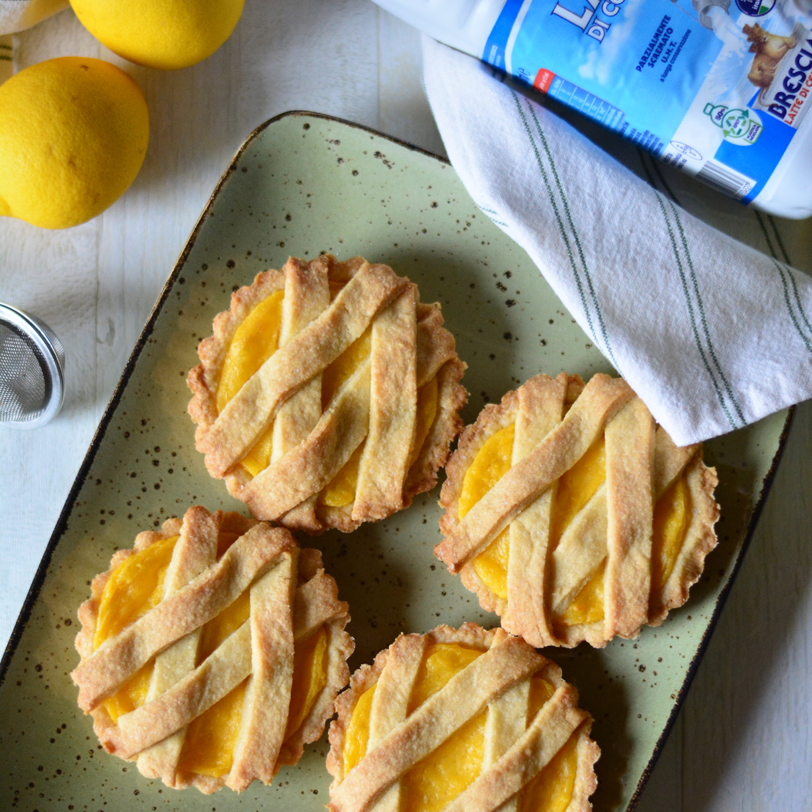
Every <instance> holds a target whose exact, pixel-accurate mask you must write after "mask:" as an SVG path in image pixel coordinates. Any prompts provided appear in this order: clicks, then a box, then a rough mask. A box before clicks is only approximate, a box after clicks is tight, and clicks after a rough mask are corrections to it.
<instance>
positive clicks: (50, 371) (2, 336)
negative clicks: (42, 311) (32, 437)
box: [0, 302, 65, 429]
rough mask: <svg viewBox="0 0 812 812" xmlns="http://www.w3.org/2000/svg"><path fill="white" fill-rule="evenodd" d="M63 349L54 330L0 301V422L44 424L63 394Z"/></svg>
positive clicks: (20, 425)
mask: <svg viewBox="0 0 812 812" xmlns="http://www.w3.org/2000/svg"><path fill="white" fill-rule="evenodd" d="M64 370H65V350H64V348H63V347H62V342H60V340H59V339H58V338H57V337H56V335H55V334H54V332H53V330H51V328H50V327H48V325H47V324H44V323H43V322H41V321H40V320H39V319H37V318H35V317H34V316H29V315H28V314H27V313H23V312H22V311H21V310H17V308H16V307H11V306H10V305H7V304H2V303H1V302H0V424H2V425H6V426H9V427H12V428H18V429H34V428H38V427H39V426H44V425H45V424H46V423H47V422H48V421H49V420H51V419H52V418H53V417H55V416H56V414H57V412H59V409H60V408H61V406H62V401H63V399H64V396H65V371H64Z"/></svg>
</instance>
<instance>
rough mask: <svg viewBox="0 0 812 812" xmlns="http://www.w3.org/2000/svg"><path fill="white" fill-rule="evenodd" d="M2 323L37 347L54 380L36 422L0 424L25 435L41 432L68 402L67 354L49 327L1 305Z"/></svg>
mask: <svg viewBox="0 0 812 812" xmlns="http://www.w3.org/2000/svg"><path fill="white" fill-rule="evenodd" d="M0 319H2V320H3V321H5V322H6V323H8V324H9V325H11V326H12V327H14V328H16V329H17V330H19V331H20V333H22V334H23V335H24V336H25V337H26V338H28V339H29V340H30V341H31V342H32V343H33V344H34V346H35V347H36V348H37V350H38V351H39V353H40V356H41V358H40V360H41V361H42V363H43V364H44V365H45V367H46V368H47V370H48V373H49V375H50V377H51V380H50V384H51V394H50V397H49V398H48V402H47V403H46V404H45V406H44V407H43V409H42V411H41V412H40V414H39V415H38V416H37V417H35V418H34V419H33V420H8V421H5V422H4V423H0V426H7V427H8V428H12V429H20V430H23V431H28V430H29V429H36V428H39V427H40V426H44V425H45V424H46V423H48V422H49V421H51V420H52V419H53V418H54V417H56V415H57V414H58V413H59V410H60V409H61V408H62V403H63V401H64V400H65V351H64V349H63V348H62V343H61V342H60V340H59V338H57V336H56V334H55V333H54V331H53V330H51V328H50V327H48V325H47V324H44V323H43V322H41V321H40V320H39V319H37V318H35V317H34V316H29V315H28V314H27V313H24V312H23V311H22V310H18V309H17V308H16V307H12V306H11V305H8V304H4V303H3V302H0Z"/></svg>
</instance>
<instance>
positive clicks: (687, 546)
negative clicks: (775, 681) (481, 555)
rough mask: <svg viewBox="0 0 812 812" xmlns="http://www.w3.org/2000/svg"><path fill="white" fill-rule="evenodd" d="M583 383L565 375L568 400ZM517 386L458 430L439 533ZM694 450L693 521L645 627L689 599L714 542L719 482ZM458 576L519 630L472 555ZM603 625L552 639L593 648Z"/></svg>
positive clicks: (449, 524)
mask: <svg viewBox="0 0 812 812" xmlns="http://www.w3.org/2000/svg"><path fill="white" fill-rule="evenodd" d="M584 385H585V384H584V381H583V379H582V378H581V377H580V376H579V375H568V376H567V387H568V389H567V398H566V401H567V403H568V404H571V403H572V402H574V401H575V400H576V399H577V398H578V396H579V394H580V392H581V390H582V389H583V387H584ZM520 388H521V387H518V388H516V389H513V390H511V391H509V392H507V393H506V394H505V395H504V396H503V398H502V400H501V401H500V402H499V403H498V404H488V405H486V406H485V407H484V409H483V410H482V411H481V412H480V414H479V415H478V417H477V419H476V421H475V422H474V423H473V424H471V425H469V426H466V427H465V428H464V429H463V430H462V433H461V434H460V437H459V441H458V443H457V448H456V450H455V451H454V453H453V454H452V455H451V457H450V458H449V460H448V462H447V464H446V474H447V478H446V481H445V482H444V483H443V488H442V491H441V494H440V506H441V507H442V508H444V510H445V513H444V514H443V516H442V517H441V518H440V530H441V532H442V533H443V535H444V536H447V535H448V534H449V533H450V532H451V530H452V529H453V528H454V527H455V526H456V525H457V523H458V521H459V520H458V518H457V516H458V510H459V499H460V495H461V493H462V487H463V482H464V478H465V473H466V472H467V470H468V469H469V468H470V467H471V465H472V463H473V461H474V459H475V457H476V455H477V454H478V453H479V451H480V449H481V448H482V446H483V445H484V444H485V442H487V440H488V439H489V438H490V437H492V436H493V435H494V434H495V433H496V432H497V431H500V430H501V429H503V428H506V427H507V426H509V425H511V424H512V423H514V422H515V421H516V415H517V412H518V409H519V389H520ZM698 449H699V450H698V451H697V452H696V453H695V455H694V456H693V458H692V459H691V461H690V462H689V463H688V465H687V466H686V468H685V470H684V472H683V476H684V477H685V478H686V482H687V483H688V486H689V490H690V494H691V504H692V507H693V516H692V521H691V524H690V525H689V527H688V529H687V531H686V535H685V540H684V541H683V545H682V548H681V550H680V553H679V556H678V558H677V561H676V563H675V565H674V567H673V570H672V572H671V574H670V576H669V578H668V580H667V581H666V584H665V586H664V588H663V590H662V593H661V594H653V595H652V596H651V603H650V606H649V617H648V620H647V625H650V626H659V625H660V624H662V623H663V621H664V620H665V618H666V616H667V615H668V612H669V611H670V610H671V609H675V608H678V607H680V606H682V605H683V604H684V603H685V602H686V601H687V600H688V595H689V590H690V588H691V586H693V584H694V583H696V581H697V580H698V579H699V577H700V576H701V574H702V571H703V569H704V564H705V558H706V556H707V555H708V553H709V552H710V551H711V550H712V549H713V548H714V547H715V546H716V543H717V538H716V533H715V531H714V524H715V523H716V521H717V520H718V518H719V505H718V504H717V503H716V501H715V499H714V497H713V492H714V489H715V488H716V486H717V485H718V477H717V475H716V471H715V469H713V468H709V467H708V466H706V465H705V463H704V462H703V460H702V449H701V445H699V446H698ZM460 578H461V580H462V583H463V585H464V586H465V587H466V588H467V589H468V590H470V591H471V592H473V593H474V594H475V595H476V596H477V599H478V600H479V604H480V606H481V607H482V608H483V609H485V611H488V612H494V613H495V614H497V615H499V616H500V618H501V620H502V625H503V627H504V628H505V629H506V630H507V631H508V632H510V633H512V634H521V631H522V630H521V629H519V628H515V627H514V626H513V624H512V623H511V620H510V616H509V613H508V614H507V615H506V601H505V600H503V599H502V598H500V597H499V596H498V595H495V594H494V593H493V592H492V591H491V590H490V589H489V587H488V586H487V585H486V584H485V583H484V582H483V581H482V580H481V579H480V578H479V576H478V575H477V573H476V570H475V568H474V566H473V560H472V561H469V562H468V563H466V564H465V565H463V567H462V568H461V570H460ZM604 627H605V623H604V621H598V622H595V623H589V624H580V625H573V626H565V627H560V628H558V629H557V630H556V639H557V643H558V644H559V645H561V646H563V647H565V648H573V647H575V646H577V645H578V644H579V643H581V642H586V643H588V644H589V645H590V646H593V647H594V648H603V647H604V646H605V645H606V644H607V643H608V642H609V639H610V638H607V637H606V634H605V630H604ZM639 631H640V630H639V629H638V630H637V631H636V632H635V633H634V634H632V635H629V636H628V637H626V639H630V638H632V639H633V638H635V637H637V635H638V634H639ZM618 636H621V637H624V636H625V635H618Z"/></svg>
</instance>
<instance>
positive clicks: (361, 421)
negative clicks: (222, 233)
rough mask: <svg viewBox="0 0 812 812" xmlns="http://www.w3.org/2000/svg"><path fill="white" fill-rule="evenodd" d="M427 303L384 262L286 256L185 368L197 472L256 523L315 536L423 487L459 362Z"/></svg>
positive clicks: (455, 423)
mask: <svg viewBox="0 0 812 812" xmlns="http://www.w3.org/2000/svg"><path fill="white" fill-rule="evenodd" d="M442 323H443V318H442V315H441V314H440V309H439V306H438V305H425V304H421V303H420V302H419V300H418V295H417V287H416V286H415V285H413V284H412V283H411V282H410V281H409V280H408V279H405V278H403V277H400V276H396V275H395V273H394V272H393V271H392V269H391V268H389V267H388V266H386V265H370V264H369V263H368V262H367V261H366V260H364V259H361V258H360V257H357V258H355V259H351V260H349V261H347V262H337V261H336V259H335V257H332V256H330V255H329V254H325V255H324V256H321V257H319V258H318V259H316V260H314V261H312V262H304V261H302V260H299V259H293V258H291V259H289V260H288V262H287V263H286V265H285V267H284V268H283V269H282V270H281V271H277V270H271V271H265V272H264V273H261V274H259V275H258V276H257V277H256V279H255V280H254V284H253V285H251V286H250V287H244V288H241V289H240V290H238V291H237V292H236V293H235V294H234V295H233V296H232V298H231V309H230V310H228V311H226V312H224V313H221V314H220V315H219V316H217V318H216V319H215V320H214V335H213V336H211V337H210V338H207V339H206V340H204V341H203V342H201V344H200V348H199V355H200V359H201V361H202V363H201V364H200V366H198V367H195V368H194V369H193V370H192V371H191V372H190V373H189V387H190V388H191V390H192V392H193V393H194V397H193V398H192V400H191V402H190V404H189V414H190V415H191V416H192V419H193V420H194V421H195V423H197V430H196V432H195V439H196V442H197V447H198V449H199V450H200V451H202V452H203V453H204V454H205V455H206V468H207V469H208V471H209V473H210V474H211V475H212V476H214V477H217V478H225V480H226V484H227V486H228V489H229V491H230V493H232V494H233V495H234V496H236V497H237V498H238V499H241V500H242V501H243V502H245V503H246V505H248V508H249V509H250V511H251V513H252V514H253V515H254V516H256V517H257V518H258V519H266V520H269V521H270V520H274V521H277V522H279V523H280V524H282V525H284V526H286V527H290V528H294V529H302V530H305V531H307V532H309V533H318V532H321V531H323V530H325V529H327V528H328V527H336V528H338V529H339V530H343V531H344V532H349V531H351V530H354V529H355V528H356V527H358V525H359V524H360V523H361V522H364V521H371V520H377V519H382V518H384V517H386V516H388V515H390V514H391V513H394V512H395V511H397V510H400V509H401V508H404V507H408V505H409V504H411V501H412V498H413V497H414V495H415V494H418V493H422V492H424V491H427V490H429V489H431V488H432V487H433V486H434V484H435V482H436V481H437V469H438V468H439V467H440V466H441V465H442V464H443V463H444V462H445V461H446V459H447V457H448V448H449V444H450V443H451V440H453V438H454V437H456V435H457V433H458V432H459V430H460V428H461V427H462V423H461V421H460V419H459V416H458V412H459V410H460V408H462V406H463V404H464V403H465V399H466V393H465V390H464V389H463V388H462V386H460V383H459V381H460V378H461V377H462V374H463V371H464V370H465V365H464V364H463V363H462V362H461V361H460V360H459V358H458V357H457V354H456V351H455V348H454V337H453V336H452V335H451V333H449V332H448V330H445V329H443V327H442Z"/></svg>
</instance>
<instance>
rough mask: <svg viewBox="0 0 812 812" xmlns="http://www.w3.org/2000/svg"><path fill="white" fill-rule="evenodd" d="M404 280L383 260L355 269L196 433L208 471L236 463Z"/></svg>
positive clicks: (223, 470)
mask: <svg viewBox="0 0 812 812" xmlns="http://www.w3.org/2000/svg"><path fill="white" fill-rule="evenodd" d="M408 284H410V283H409V282H408V281H407V280H405V279H401V278H399V277H397V276H395V274H394V272H393V271H392V270H391V268H388V267H387V266H385V265H370V266H368V267H366V268H362V269H361V270H359V271H358V273H357V274H356V275H355V276H354V277H353V278H352V279H351V280H350V281H349V282H348V283H347V284H346V286H345V287H344V288H343V289H342V290H341V292H340V293H339V294H338V295H337V296H336V298H335V299H334V300H333V302H332V304H331V305H330V307H329V308H328V309H327V310H325V311H324V312H323V313H322V314H321V315H320V316H319V317H318V318H317V319H316V320H315V321H313V322H311V324H310V325H309V326H308V327H307V328H306V329H304V330H302V332H301V333H299V334H298V335H296V336H295V337H294V338H292V339H291V340H290V341H289V342H288V343H287V344H285V346H284V347H280V348H279V349H278V350H277V351H276V352H275V353H274V354H273V355H271V357H270V358H268V360H267V361H266V362H265V363H264V364H263V365H262V366H261V367H260V368H259V369H258V370H257V372H256V373H255V374H254V375H253V376H252V377H251V378H249V380H248V381H246V382H245V384H244V385H243V387H242V388H241V389H240V391H239V392H238V393H237V394H236V395H235V396H234V398H232V399H231V400H230V401H229V402H228V404H227V405H226V407H225V408H224V409H223V411H222V412H221V413H220V414H219V415H218V417H217V420H215V421H214V424H213V425H212V426H211V428H210V429H209V431H208V432H207V433H206V434H204V435H203V436H202V437H201V438H200V441H199V447H200V450H201V451H203V452H204V453H205V454H206V461H207V464H208V466H209V468H210V470H211V471H212V472H213V473H214V474H215V475H216V476H223V475H224V474H225V473H226V472H227V471H228V470H229V469H230V468H231V466H232V465H234V463H236V462H239V460H240V459H241V458H242V457H243V456H245V454H246V453H247V452H248V450H249V449H250V448H251V446H252V445H254V443H255V442H256V441H257V439H258V438H259V437H260V436H261V435H262V433H263V432H264V431H265V430H266V429H267V427H268V426H269V425H270V424H271V422H272V421H273V419H274V417H275V416H276V413H277V410H278V409H279V407H280V405H281V404H282V403H284V402H285V400H287V399H288V398H289V397H290V396H291V395H292V394H293V393H294V392H296V391H297V390H298V389H300V388H301V387H302V386H303V385H304V384H305V383H306V382H307V381H309V380H311V379H312V378H313V377H314V376H315V375H317V374H319V373H320V372H322V371H323V370H324V369H325V368H326V367H327V366H328V365H329V364H331V363H332V362H333V361H335V359H336V358H338V356H339V355H341V353H342V352H344V350H346V349H347V347H349V346H350V344H352V342H353V341H355V340H356V339H357V338H359V337H360V336H361V334H362V333H363V332H364V330H366V328H367V327H368V326H369V324H370V322H371V321H372V320H373V319H374V318H375V316H376V314H377V313H378V311H379V310H381V309H382V308H384V307H386V305H387V304H388V303H389V302H390V301H392V299H394V298H395V297H396V296H397V295H398V294H399V293H400V292H401V291H402V290H403V288H404V287H405V286H406V285H408ZM297 504H298V503H297Z"/></svg>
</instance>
